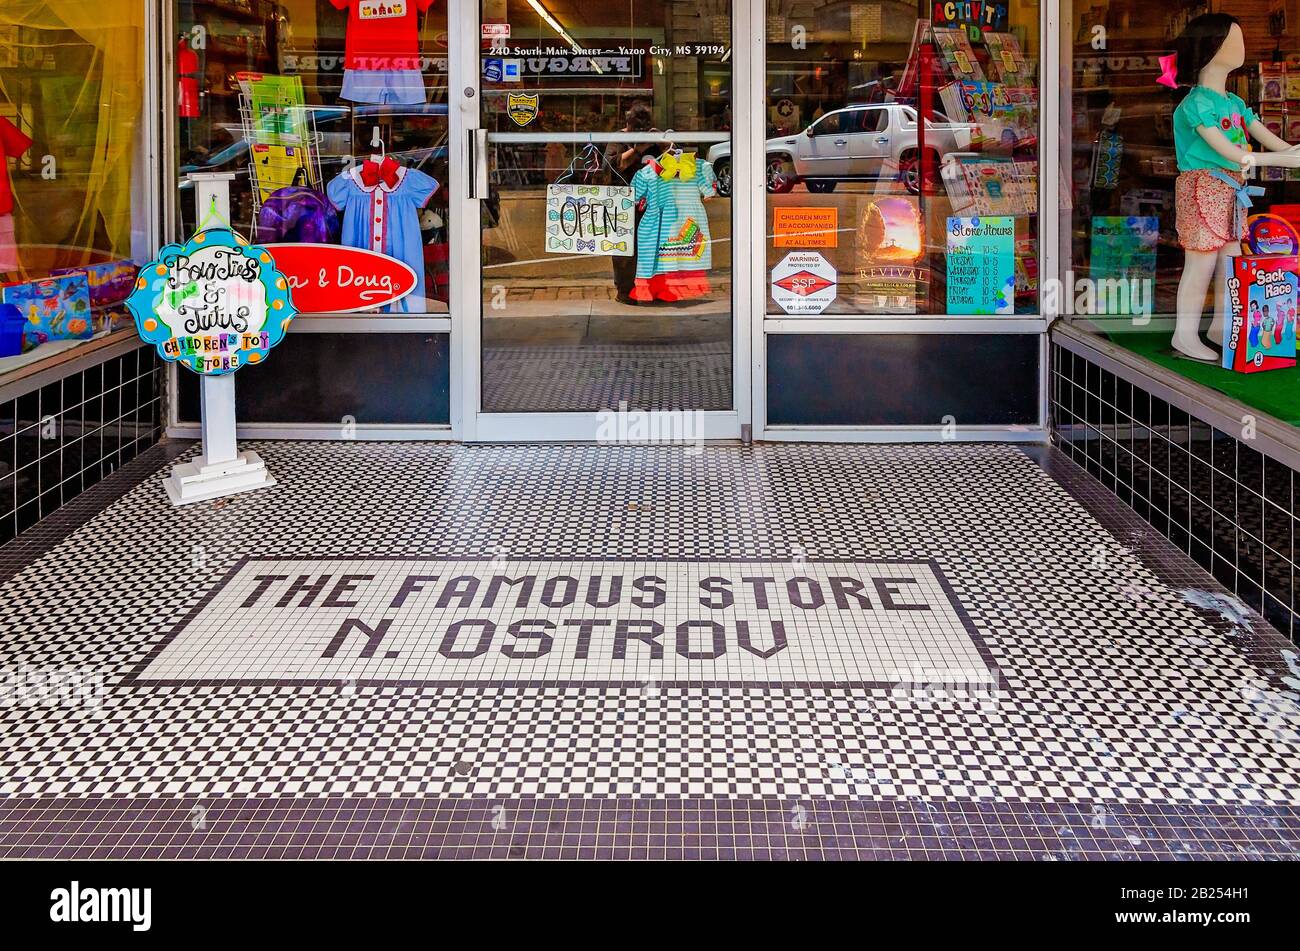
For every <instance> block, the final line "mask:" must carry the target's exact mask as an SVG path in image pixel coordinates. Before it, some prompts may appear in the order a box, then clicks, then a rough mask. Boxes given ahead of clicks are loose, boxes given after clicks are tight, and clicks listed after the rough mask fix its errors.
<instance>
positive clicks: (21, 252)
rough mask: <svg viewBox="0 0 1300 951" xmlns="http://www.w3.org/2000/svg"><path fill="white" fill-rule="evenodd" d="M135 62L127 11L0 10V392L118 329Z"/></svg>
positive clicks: (135, 138)
mask: <svg viewBox="0 0 1300 951" xmlns="http://www.w3.org/2000/svg"><path fill="white" fill-rule="evenodd" d="M144 57H145V48H144V5H143V4H142V3H139V2H136V0H102V2H100V3H97V4H96V5H95V8H94V12H93V15H91V11H90V8H89V6H88V5H87V4H86V3H83V2H81V0H44V2H42V0H30V2H25V3H20V4H0V305H2V306H3V314H4V316H3V328H0V381H3V379H4V374H6V373H9V372H12V371H16V370H18V369H20V368H23V367H31V366H32V365H33V364H36V363H38V362H39V361H41V360H43V359H45V358H47V357H53V356H56V355H57V354H59V353H61V352H63V351H65V350H67V349H69V348H72V347H75V346H77V345H78V344H81V343H83V342H84V341H86V340H90V339H92V338H94V337H99V336H104V335H107V334H109V333H111V332H113V331H114V330H115V329H122V328H123V327H125V326H128V325H129V323H130V321H129V318H128V317H127V316H126V312H125V309H124V306H123V302H124V301H125V299H126V296H127V294H128V293H129V292H130V290H131V287H132V285H133V283H134V280H135V275H136V271H137V269H138V261H139V260H141V258H142V256H143V255H144V254H145V253H147V247H146V244H147V236H148V234H147V233H148V219H147V217H146V215H147V211H146V209H147V207H148V203H147V201H146V200H145V199H144V195H145V188H146V182H145V181H144V178H143V174H142V171H141V168H140V165H139V149H138V145H139V142H140V135H141V122H140V119H141V115H142V111H141V110H142V103H143V95H144V82H143V77H144ZM15 320H18V321H20V322H21V323H20V325H19V328H20V332H17V333H15V332H13V328H12V324H13V321H15Z"/></svg>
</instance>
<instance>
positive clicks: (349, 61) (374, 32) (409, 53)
mask: <svg viewBox="0 0 1300 951" xmlns="http://www.w3.org/2000/svg"><path fill="white" fill-rule="evenodd" d="M330 3H332V4H333V5H334V6H335V7H336V8H337V9H339V10H347V11H348V34H347V56H346V58H345V60H344V63H343V65H344V67H345V68H347V69H364V70H380V69H419V68H420V22H419V19H418V16H417V15H418V14H420V13H424V12H425V11H426V10H428V9H429V7H431V6H432V5H433V0H330Z"/></svg>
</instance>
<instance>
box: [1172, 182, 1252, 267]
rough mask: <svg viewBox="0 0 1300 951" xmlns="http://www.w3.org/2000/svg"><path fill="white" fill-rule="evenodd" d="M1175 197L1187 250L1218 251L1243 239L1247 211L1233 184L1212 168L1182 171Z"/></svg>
mask: <svg viewBox="0 0 1300 951" xmlns="http://www.w3.org/2000/svg"><path fill="white" fill-rule="evenodd" d="M1225 174H1228V175H1231V173H1230V172H1228V173H1225ZM1174 199H1175V219H1174V220H1175V227H1176V228H1177V229H1178V240H1179V242H1180V243H1181V244H1182V246H1183V250H1185V251H1218V250H1220V249H1221V248H1222V247H1223V246H1224V245H1225V244H1227V243H1229V242H1230V241H1240V240H1241V236H1242V233H1243V228H1244V225H1245V218H1246V214H1245V212H1246V210H1245V209H1244V208H1243V207H1242V206H1241V205H1239V204H1238V203H1237V193H1236V192H1235V191H1234V190H1233V188H1232V186H1231V185H1229V184H1228V183H1227V182H1225V181H1224V180H1223V179H1221V178H1218V177H1216V176H1215V174H1214V173H1213V172H1211V171H1210V170H1209V169H1204V168H1198V169H1196V170H1194V171H1191V172H1183V173H1182V174H1180V175H1179V176H1178V181H1177V182H1176V183H1175V184H1174Z"/></svg>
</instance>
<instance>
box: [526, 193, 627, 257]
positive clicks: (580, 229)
mask: <svg viewBox="0 0 1300 951" xmlns="http://www.w3.org/2000/svg"><path fill="white" fill-rule="evenodd" d="M635 220H636V215H635V202H634V201H633V199H632V188H631V186H629V185H567V184H566V185H547V186H546V250H547V251H549V252H550V253H552V254H594V255H596V256H604V257H616V258H626V257H632V256H633V255H635V254H636V243H635V237H634V235H633V232H632V229H633V222H634V221H635Z"/></svg>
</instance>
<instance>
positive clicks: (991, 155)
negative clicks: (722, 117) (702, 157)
mask: <svg viewBox="0 0 1300 951" xmlns="http://www.w3.org/2000/svg"><path fill="white" fill-rule="evenodd" d="M873 6H875V8H876V10H877V11H879V14H878V15H877V16H868V15H866V13H865V10H867V9H869V8H868V6H867V5H865V4H849V5H842V4H832V3H821V2H818V3H814V4H813V11H812V12H813V14H814V15H813V16H811V17H810V18H808V19H809V20H810V21H811V23H812V26H811V28H805V27H803V26H802V25H801V24H800V23H797V22H795V20H794V18H787V17H784V16H776V17H772V16H770V17H769V18H768V47H767V89H768V103H767V105H768V108H767V122H768V136H769V137H768V139H767V146H766V148H767V159H766V162H767V190H768V193H769V194H768V225H769V228H768V235H769V237H768V257H767V266H768V270H769V272H770V273H771V275H772V280H771V281H770V282H769V304H768V310H767V312H768V316H771V317H790V316H799V315H810V314H815V315H818V316H821V317H834V316H843V317H861V316H871V315H879V316H894V315H952V316H958V315H971V316H1009V315H1015V314H1037V313H1038V312H1039V302H1038V84H1037V75H1038V65H1037V63H1038V50H1039V42H1040V38H1039V25H1038V24H1039V10H1038V7H1037V5H1036V4H1035V5H1033V6H1031V5H1030V4H1028V3H1021V2H1012V3H1007V4H1001V3H1000V4H989V5H978V4H975V5H972V4H933V5H931V4H928V3H920V4H918V3H907V2H897V0H895V2H886V3H883V4H879V5H873ZM708 157H709V158H710V159H711V160H712V161H714V162H715V164H718V165H722V163H723V162H724V161H725V160H726V159H727V158H728V156H725V155H724V154H723V153H722V152H721V150H718V149H715V150H711V151H710V153H709V156H708ZM719 177H720V179H721V180H722V181H723V183H724V185H725V184H726V183H728V182H729V176H728V175H727V174H726V173H725V172H724V171H720V172H719ZM789 216H794V217H795V218H797V219H799V220H803V221H805V222H813V221H817V220H820V221H821V222H822V224H821V225H819V226H813V227H808V228H806V229H805V230H804V231H803V233H802V234H798V235H792V234H791V232H790V230H789V229H788V228H785V227H780V226H779V222H781V221H787V220H791V218H790V217H789ZM832 232H836V233H835V234H832ZM791 247H800V248H804V249H812V248H817V249H821V250H820V251H819V253H820V254H821V255H822V259H823V260H824V261H825V262H826V263H827V265H828V267H829V268H830V269H832V271H833V276H834V280H833V281H832V280H830V278H828V277H826V276H825V275H824V274H823V275H820V276H819V280H811V279H809V281H808V283H807V284H806V285H803V286H804V287H805V289H806V290H807V292H808V293H809V294H815V295H817V296H818V297H819V298H820V299H821V300H822V301H825V299H826V297H827V296H828V289H827V285H828V284H829V285H830V286H831V287H833V288H834V295H833V299H832V300H831V301H830V302H829V303H828V304H827V305H826V306H824V307H822V306H818V307H811V308H809V307H801V306H797V305H796V304H795V302H793V301H792V300H791V297H790V292H791V287H792V286H794V285H793V284H792V283H791V282H792V280H793V281H795V282H796V283H797V281H798V279H799V277H798V275H797V274H795V275H791V274H788V273H787V270H788V268H787V267H785V266H784V265H783V262H784V261H785V260H786V258H787V256H788V255H789V254H790V252H789V251H788V249H789V248H791ZM778 273H779V277H778Z"/></svg>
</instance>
